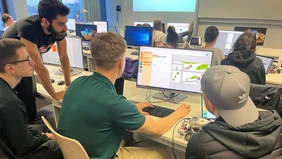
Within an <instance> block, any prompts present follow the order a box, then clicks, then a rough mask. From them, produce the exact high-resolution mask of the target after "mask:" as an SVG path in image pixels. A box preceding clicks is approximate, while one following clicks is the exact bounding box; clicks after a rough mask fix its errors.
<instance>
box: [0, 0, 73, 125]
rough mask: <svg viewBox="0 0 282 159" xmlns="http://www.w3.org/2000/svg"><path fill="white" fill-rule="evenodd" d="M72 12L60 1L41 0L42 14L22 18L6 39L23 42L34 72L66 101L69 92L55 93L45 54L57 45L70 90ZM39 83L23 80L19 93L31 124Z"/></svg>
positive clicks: (8, 31)
mask: <svg viewBox="0 0 282 159" xmlns="http://www.w3.org/2000/svg"><path fill="white" fill-rule="evenodd" d="M69 12H70V9H69V8H68V7H67V6H65V5H64V4H63V3H62V2H60V1H58V0H41V1H40V2H39V4H38V15H34V16H30V17H27V18H24V19H21V20H19V21H17V22H16V23H14V24H13V25H12V26H10V27H9V28H8V29H7V30H6V31H5V33H4V35H3V38H16V39H20V40H21V41H22V42H23V43H24V44H25V45H26V49H27V52H28V53H29V56H30V57H31V58H32V59H33V60H34V62H35V65H34V70H35V72H36V73H37V75H38V77H39V80H40V82H41V83H42V85H43V87H44V88H45V89H46V91H47V92H48V93H49V94H50V95H51V96H52V97H53V98H54V99H62V98H63V96H64V94H65V91H60V92H55V89H54V88H53V86H52V84H51V81H50V76H49V72H48V70H47V68H46V67H45V66H44V64H43V62H42V58H41V54H44V53H46V52H48V51H49V49H50V48H51V46H52V45H53V44H54V43H55V42H57V46H58V54H59V57H60V62H61V67H62V71H63V74H64V78H65V83H66V88H67V87H68V85H69V84H70V83H71V80H70V62H69V58H68V55H67V48H66V47H67V46H66V39H65V35H66V31H67V29H68V28H67V26H66V23H67V21H68V17H67V16H68V14H69ZM34 88H36V83H35V82H33V79H32V78H31V77H27V78H23V79H22V80H21V82H20V83H19V84H18V85H17V87H16V88H15V90H16V91H17V92H18V97H19V98H20V99H21V100H22V101H23V102H24V103H25V105H26V107H27V114H28V117H29V122H32V121H33V120H34V119H35V117H36V105H35V94H36V89H34Z"/></svg>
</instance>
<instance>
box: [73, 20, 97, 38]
mask: <svg viewBox="0 0 282 159" xmlns="http://www.w3.org/2000/svg"><path fill="white" fill-rule="evenodd" d="M75 27H76V30H75V31H76V36H79V37H81V38H82V41H90V40H91V39H92V38H93V37H94V35H95V33H96V32H97V26H96V25H91V24H75Z"/></svg>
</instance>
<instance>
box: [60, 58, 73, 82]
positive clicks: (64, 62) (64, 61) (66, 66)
mask: <svg viewBox="0 0 282 159" xmlns="http://www.w3.org/2000/svg"><path fill="white" fill-rule="evenodd" d="M60 62H61V67H62V71H63V74H64V78H65V82H66V86H68V85H69V84H70V83H71V79H70V61H69V58H68V56H66V57H64V58H60Z"/></svg>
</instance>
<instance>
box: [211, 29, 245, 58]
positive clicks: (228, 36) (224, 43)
mask: <svg viewBox="0 0 282 159" xmlns="http://www.w3.org/2000/svg"><path fill="white" fill-rule="evenodd" d="M241 34H243V32H240V31H223V30H220V31H219V35H218V39H217V41H216V43H215V45H214V47H215V48H220V49H221V50H222V52H223V53H224V54H225V55H227V54H228V53H230V52H231V49H232V47H233V45H234V43H235V42H236V40H237V39H238V38H239V36H240V35H241Z"/></svg>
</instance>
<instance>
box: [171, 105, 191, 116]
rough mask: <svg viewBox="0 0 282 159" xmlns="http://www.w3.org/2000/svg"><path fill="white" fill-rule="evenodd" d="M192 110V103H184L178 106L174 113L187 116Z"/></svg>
mask: <svg viewBox="0 0 282 159" xmlns="http://www.w3.org/2000/svg"><path fill="white" fill-rule="evenodd" d="M190 112H191V109H190V105H188V104H182V105H181V106H180V107H178V108H177V109H176V110H175V112H174V113H176V114H177V115H178V116H179V117H180V118H184V117H186V116H187V115H188V114H189V113H190Z"/></svg>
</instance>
